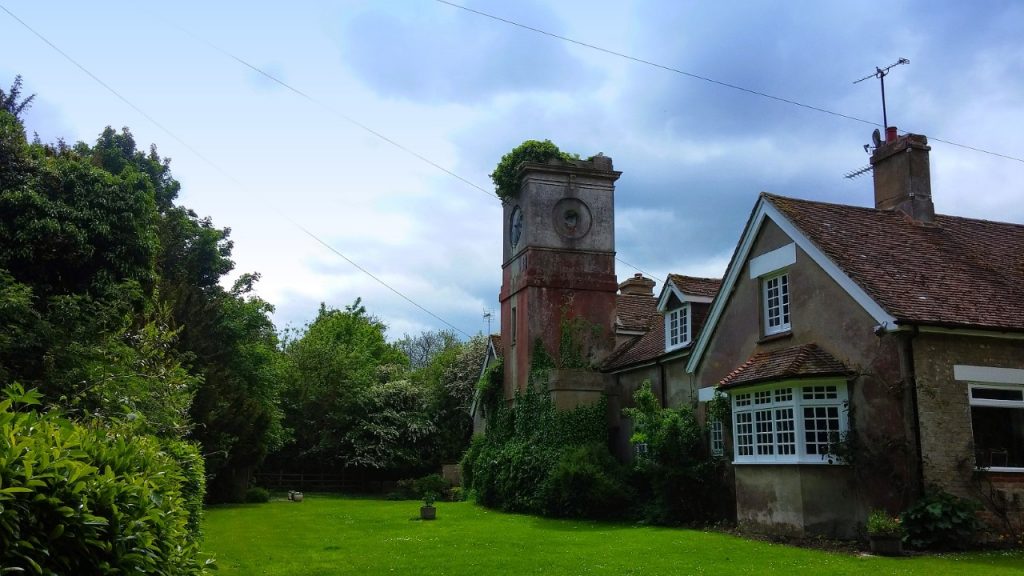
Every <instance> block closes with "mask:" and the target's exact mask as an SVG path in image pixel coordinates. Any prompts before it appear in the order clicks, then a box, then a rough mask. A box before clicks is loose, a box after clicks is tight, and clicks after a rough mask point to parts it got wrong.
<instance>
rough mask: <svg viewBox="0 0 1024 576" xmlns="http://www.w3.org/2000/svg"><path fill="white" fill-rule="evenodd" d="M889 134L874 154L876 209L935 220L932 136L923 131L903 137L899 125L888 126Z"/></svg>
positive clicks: (927, 220)
mask: <svg viewBox="0 0 1024 576" xmlns="http://www.w3.org/2000/svg"><path fill="white" fill-rule="evenodd" d="M885 137H886V142H885V143H884V144H882V145H881V146H879V147H878V148H877V149H876V150H875V152H874V154H872V155H871V167H872V168H873V170H872V172H873V175H874V183H875V208H878V209H879V210H899V211H900V212H903V213H904V214H906V215H907V216H909V217H910V218H911V219H912V220H914V221H915V222H924V223H931V222H934V220H935V205H934V204H933V203H932V183H931V168H930V166H929V161H928V152H929V151H930V150H931V147H930V146H928V139H927V138H925V137H924V136H921V135H920V134H906V135H904V136H899V135H898V134H897V131H896V127H895V126H890V127H888V128H886V129H885ZM890 138H892V140H890Z"/></svg>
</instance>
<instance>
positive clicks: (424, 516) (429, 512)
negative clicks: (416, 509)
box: [420, 506, 437, 520]
mask: <svg viewBox="0 0 1024 576" xmlns="http://www.w3.org/2000/svg"><path fill="white" fill-rule="evenodd" d="M435 518H437V508H435V507H433V506H420V519H421V520H433V519H435Z"/></svg>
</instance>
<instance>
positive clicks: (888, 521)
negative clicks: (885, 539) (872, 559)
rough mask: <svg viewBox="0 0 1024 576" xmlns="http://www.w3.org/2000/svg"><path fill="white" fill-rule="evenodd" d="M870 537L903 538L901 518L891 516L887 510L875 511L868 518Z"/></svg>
mask: <svg viewBox="0 0 1024 576" xmlns="http://www.w3.org/2000/svg"><path fill="white" fill-rule="evenodd" d="M867 529H868V535H869V536H899V537H902V536H903V533H904V532H903V522H902V521H901V520H900V518H899V516H890V515H889V513H888V512H886V511H885V510H873V511H872V512H871V514H870V515H869V516H868V523H867Z"/></svg>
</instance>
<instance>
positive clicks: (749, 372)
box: [687, 131, 1024, 537]
mask: <svg viewBox="0 0 1024 576" xmlns="http://www.w3.org/2000/svg"><path fill="white" fill-rule="evenodd" d="M929 151H930V147H929V146H928V145H927V139H926V138H925V137H923V136H918V135H906V136H900V137H896V136H895V132H894V131H893V132H892V133H891V135H890V139H889V141H887V142H885V143H883V144H881V145H880V146H879V147H878V148H877V149H876V150H875V152H874V154H873V155H872V158H871V163H872V166H873V172H874V195H875V206H874V207H872V208H865V207H856V206H846V205H838V204H828V203H823V202H815V201H808V200H798V199H793V198H785V197H782V196H776V195H772V194H767V193H762V194H761V196H760V198H759V199H758V201H757V203H756V205H755V206H754V209H753V212H752V213H751V216H750V218H749V220H748V222H747V225H746V227H745V229H744V231H743V234H742V236H741V238H740V240H739V243H738V245H737V247H736V250H735V252H734V255H733V258H732V260H731V262H730V264H729V267H728V269H727V271H726V273H725V277H724V279H723V282H722V287H721V290H720V291H719V292H718V295H717V297H716V298H715V300H714V302H713V303H712V304H711V308H710V311H709V313H708V319H707V322H706V324H705V327H704V329H703V330H702V331H701V333H700V334H699V336H698V337H697V339H696V342H695V343H694V345H693V351H692V353H691V354H690V356H689V359H688V364H687V372H688V373H689V374H691V375H692V376H693V378H694V379H695V380H696V382H697V385H698V386H699V387H700V388H701V389H706V390H717V391H719V392H721V393H725V394H727V395H728V397H729V399H730V402H731V407H732V414H731V418H732V422H730V423H729V426H728V430H727V434H726V437H727V438H726V439H727V447H728V448H727V450H728V452H729V456H730V458H731V461H732V463H733V472H734V474H735V494H736V500H737V501H736V505H737V516H738V520H739V522H740V523H741V525H745V526H747V527H748V528H753V529H758V530H766V531H771V532H785V533H792V534H798V535H802V534H827V535H832V536H841V537H849V536H854V535H856V532H857V530H858V526H859V525H862V524H863V521H864V519H865V517H866V516H867V514H868V512H869V510H870V509H873V508H884V509H888V510H890V511H893V512H897V511H899V510H902V509H904V508H905V507H906V506H907V505H909V504H910V503H911V502H913V500H915V499H916V498H917V497H918V496H920V495H921V494H922V493H923V492H924V491H925V490H926V489H929V488H932V487H934V488H938V489H941V490H944V491H947V492H950V493H953V494H956V495H958V496H962V497H968V498H972V499H974V500H977V501H981V502H984V503H986V505H987V512H986V514H987V519H988V520H989V521H990V522H992V523H998V520H999V517H1000V516H1004V517H1005V516H1007V515H1010V516H1011V517H1012V514H1014V513H1016V514H1017V518H1020V516H1019V514H1020V512H1021V510H1022V508H1024V506H1022V504H1024V226H1021V225H1017V224H1008V223H1000V222H989V221H984V220H976V219H970V218H960V217H955V216H944V215H939V214H935V213H934V208H933V205H932V199H931V183H930V177H929V157H928V156H929ZM701 397H702V398H708V397H709V394H703V395H702V396H701Z"/></svg>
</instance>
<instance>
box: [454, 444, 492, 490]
mask: <svg viewBox="0 0 1024 576" xmlns="http://www.w3.org/2000/svg"><path fill="white" fill-rule="evenodd" d="M486 443H487V438H486V437H485V436H484V435H483V434H477V435H476V436H473V437H472V438H470V440H469V448H467V449H466V453H465V454H463V455H462V460H460V461H459V468H460V470H461V471H462V485H463V486H466V487H468V488H472V486H473V465H474V464H475V463H476V461H477V458H479V457H480V451H481V450H483V449H484V444H486Z"/></svg>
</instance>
